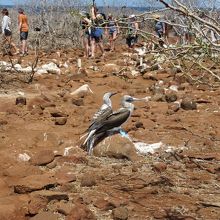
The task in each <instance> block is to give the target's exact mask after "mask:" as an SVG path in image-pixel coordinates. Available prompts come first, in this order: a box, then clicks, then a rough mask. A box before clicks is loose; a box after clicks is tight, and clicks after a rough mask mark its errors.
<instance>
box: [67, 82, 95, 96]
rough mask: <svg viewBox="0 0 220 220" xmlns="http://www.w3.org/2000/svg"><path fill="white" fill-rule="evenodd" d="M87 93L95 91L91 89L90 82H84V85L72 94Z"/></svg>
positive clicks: (80, 94)
mask: <svg viewBox="0 0 220 220" xmlns="http://www.w3.org/2000/svg"><path fill="white" fill-rule="evenodd" d="M87 93H93V91H92V90H91V89H90V87H89V85H88V84H84V85H82V86H80V87H79V88H78V89H76V90H74V91H73V92H71V93H70V95H73V96H82V95H85V94H87Z"/></svg>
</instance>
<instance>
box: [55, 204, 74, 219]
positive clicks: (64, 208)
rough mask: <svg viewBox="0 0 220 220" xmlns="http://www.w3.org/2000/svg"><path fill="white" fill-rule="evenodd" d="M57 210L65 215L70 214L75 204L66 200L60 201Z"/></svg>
mask: <svg viewBox="0 0 220 220" xmlns="http://www.w3.org/2000/svg"><path fill="white" fill-rule="evenodd" d="M56 206H57V208H56V209H57V212H59V213H61V214H63V215H66V216H67V215H69V214H70V212H71V210H72V208H73V204H72V203H67V202H66V201H60V202H59V203H58V204H57V205H56Z"/></svg>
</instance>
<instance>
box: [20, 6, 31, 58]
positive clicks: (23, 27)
mask: <svg viewBox="0 0 220 220" xmlns="http://www.w3.org/2000/svg"><path fill="white" fill-rule="evenodd" d="M18 13H19V15H18V25H19V31H20V40H21V55H22V56H25V55H27V54H28V47H27V38H28V29H29V28H28V19H27V15H25V13H24V10H23V9H21V8H19V9H18Z"/></svg>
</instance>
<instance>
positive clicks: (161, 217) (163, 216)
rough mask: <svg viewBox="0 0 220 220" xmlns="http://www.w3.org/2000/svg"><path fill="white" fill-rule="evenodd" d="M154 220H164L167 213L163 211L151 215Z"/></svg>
mask: <svg viewBox="0 0 220 220" xmlns="http://www.w3.org/2000/svg"><path fill="white" fill-rule="evenodd" d="M153 216H154V218H155V219H165V218H166V217H167V212H166V211H165V210H157V211H156V212H154V213H153Z"/></svg>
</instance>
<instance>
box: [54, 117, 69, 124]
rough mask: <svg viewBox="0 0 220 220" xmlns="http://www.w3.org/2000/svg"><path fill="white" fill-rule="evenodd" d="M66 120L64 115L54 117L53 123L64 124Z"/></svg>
mask: <svg viewBox="0 0 220 220" xmlns="http://www.w3.org/2000/svg"><path fill="white" fill-rule="evenodd" d="M66 122H67V118H66V117H62V118H56V119H55V125H65V124H66Z"/></svg>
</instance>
